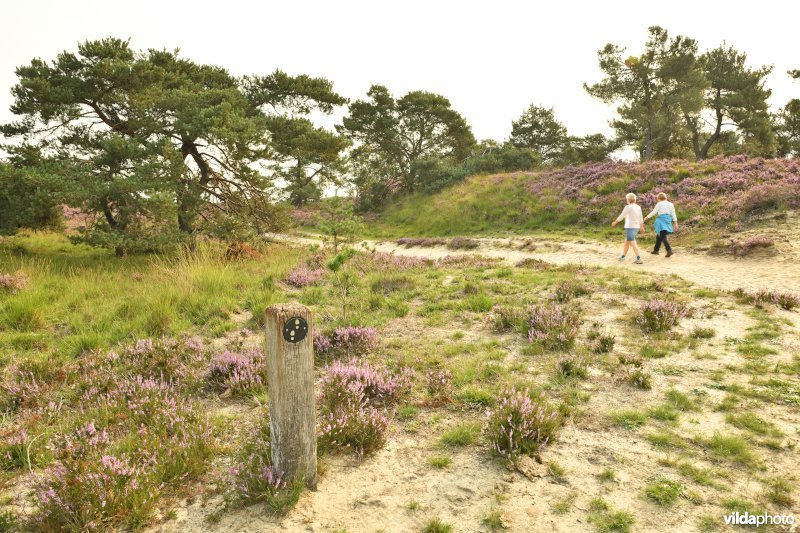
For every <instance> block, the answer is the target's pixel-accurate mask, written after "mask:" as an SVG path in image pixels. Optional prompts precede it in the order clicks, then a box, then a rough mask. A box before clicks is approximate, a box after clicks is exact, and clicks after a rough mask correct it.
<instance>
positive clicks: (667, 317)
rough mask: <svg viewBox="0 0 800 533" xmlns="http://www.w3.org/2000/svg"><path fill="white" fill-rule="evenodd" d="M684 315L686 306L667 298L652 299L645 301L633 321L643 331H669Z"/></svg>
mask: <svg viewBox="0 0 800 533" xmlns="http://www.w3.org/2000/svg"><path fill="white" fill-rule="evenodd" d="M684 316H686V308H685V307H684V306H683V305H681V304H679V303H677V302H671V301H669V300H658V299H655V298H654V299H652V300H650V301H648V302H645V303H644V304H643V305H642V307H641V309H640V310H639V314H638V315H637V316H636V318H635V322H636V323H637V324H638V325H639V326H640V327H641V328H642V330H644V331H645V332H656V331H669V330H671V329H672V328H673V327H675V326H677V325H678V322H680V320H681V318H683V317H684Z"/></svg>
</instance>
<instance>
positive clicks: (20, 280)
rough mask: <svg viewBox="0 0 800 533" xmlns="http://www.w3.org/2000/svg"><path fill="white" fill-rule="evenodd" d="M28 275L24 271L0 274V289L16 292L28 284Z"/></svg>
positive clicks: (11, 292)
mask: <svg viewBox="0 0 800 533" xmlns="http://www.w3.org/2000/svg"><path fill="white" fill-rule="evenodd" d="M28 282H29V280H28V276H26V275H25V273H24V272H21V271H20V272H16V273H14V274H0V291H3V292H6V293H10V294H16V293H18V292H19V291H21V290H23V289H24V288H25V287H27V286H28Z"/></svg>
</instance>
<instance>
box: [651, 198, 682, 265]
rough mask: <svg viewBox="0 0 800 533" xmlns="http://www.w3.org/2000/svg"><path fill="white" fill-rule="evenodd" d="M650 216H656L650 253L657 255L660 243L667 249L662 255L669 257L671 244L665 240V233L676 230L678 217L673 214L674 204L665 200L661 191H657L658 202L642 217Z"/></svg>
mask: <svg viewBox="0 0 800 533" xmlns="http://www.w3.org/2000/svg"><path fill="white" fill-rule="evenodd" d="M652 217H656V220H655V222H654V223H653V229H654V230H655V232H656V245H655V248H653V249H652V250H651V251H650V253H651V254H653V255H658V253H659V251H660V250H661V245H662V244H663V245H664V249H665V250H666V251H667V255H665V256H664V257H671V256H672V246H670V244H669V241H668V240H667V235H669V234H670V233H673V232H674V231H677V230H678V217H677V216H676V215H675V206H674V205H673V204H672V202H670V201H669V200H667V195H666V194H665V193H663V192H660V193H658V203H657V204H656V206H655V207H654V208H653V210H652V211H650V214H649V215H647V216H646V217H644V219H645V220H647V219H649V218H652ZM673 227H674V229H673Z"/></svg>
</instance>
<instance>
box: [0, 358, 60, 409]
mask: <svg viewBox="0 0 800 533" xmlns="http://www.w3.org/2000/svg"><path fill="white" fill-rule="evenodd" d="M6 374H7V376H8V377H7V378H6V379H4V380H3V381H2V383H0V408H1V409H2V410H3V411H17V410H19V409H25V408H30V407H36V406H37V405H40V404H41V402H42V401H43V400H44V398H45V394H46V392H47V391H48V390H49V389H50V384H48V383H46V382H45V381H43V380H41V379H37V377H36V375H35V374H34V373H33V372H31V371H28V370H23V369H21V368H18V367H17V368H11V369H8V370H7V373H6Z"/></svg>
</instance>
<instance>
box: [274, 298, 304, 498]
mask: <svg viewBox="0 0 800 533" xmlns="http://www.w3.org/2000/svg"><path fill="white" fill-rule="evenodd" d="M265 313H266V321H265V322H266V334H267V347H266V348H267V352H266V354H267V386H268V388H269V425H270V433H271V439H272V463H273V465H274V466H275V468H276V469H277V470H278V471H281V472H283V473H284V475H285V478H284V479H286V480H287V481H289V482H292V481H294V480H297V479H299V478H302V479H303V480H304V481H305V484H306V486H307V487H308V488H310V489H316V488H317V434H316V409H315V407H314V342H313V328H314V322H313V319H312V316H311V310H310V309H309V308H308V307H306V306H304V305H300V304H297V303H288V304H276V305H271V306H269V307H268V308H267V310H266V312H265Z"/></svg>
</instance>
